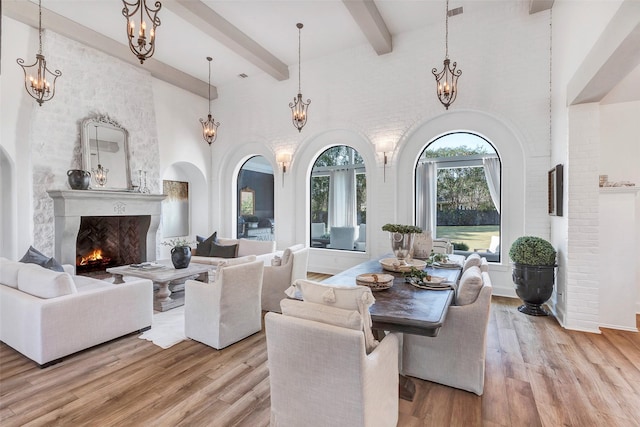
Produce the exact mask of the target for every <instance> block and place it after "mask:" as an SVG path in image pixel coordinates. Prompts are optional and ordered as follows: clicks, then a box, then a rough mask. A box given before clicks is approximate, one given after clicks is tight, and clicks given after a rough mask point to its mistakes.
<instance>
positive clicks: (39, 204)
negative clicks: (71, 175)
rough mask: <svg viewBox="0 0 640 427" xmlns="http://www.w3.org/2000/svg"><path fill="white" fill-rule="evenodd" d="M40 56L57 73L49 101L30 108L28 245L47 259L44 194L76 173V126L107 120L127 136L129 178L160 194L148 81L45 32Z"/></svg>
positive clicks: (50, 220)
mask: <svg viewBox="0 0 640 427" xmlns="http://www.w3.org/2000/svg"><path fill="white" fill-rule="evenodd" d="M43 41H44V53H45V55H46V58H47V63H48V65H49V67H50V68H54V69H59V70H60V71H62V77H60V78H58V80H57V84H56V94H55V97H54V98H53V99H52V100H51V101H49V102H46V103H45V104H44V105H43V106H42V107H40V106H38V104H37V103H36V102H35V101H34V102H33V106H32V107H31V108H32V109H33V111H32V112H31V113H32V114H31V117H32V120H31V122H30V123H31V129H30V132H29V141H27V142H26V143H28V144H29V145H30V147H31V150H30V152H31V166H32V169H33V216H34V218H33V221H34V228H33V234H34V239H33V241H34V245H35V246H36V247H37V248H38V249H40V250H42V251H43V252H44V253H47V254H53V246H54V237H55V231H54V216H53V200H52V199H51V198H50V197H49V196H48V194H47V190H51V189H68V188H69V186H68V183H67V174H66V172H67V170H68V169H77V168H81V165H82V157H81V148H80V147H81V144H80V135H81V129H80V127H81V122H82V120H83V119H84V118H86V117H89V116H95V115H107V116H109V117H110V118H111V119H113V120H114V121H116V122H118V123H119V124H120V125H121V126H122V127H124V128H125V129H127V130H128V131H129V156H130V166H131V171H132V174H131V178H132V180H133V182H134V183H137V170H138V169H143V170H146V171H148V173H147V185H148V187H149V188H150V189H151V192H152V193H159V192H160V191H161V187H160V185H161V183H160V176H159V150H158V138H157V127H156V119H155V113H154V105H153V91H152V78H151V76H150V74H149V73H148V72H146V71H145V70H144V69H143V68H142V67H134V66H132V65H129V64H126V63H124V62H122V61H120V60H118V59H115V58H113V57H111V56H108V55H106V54H103V53H102V52H99V51H97V50H95V49H92V48H90V47H87V46H85V45H82V44H80V43H77V42H75V41H72V40H69V39H67V38H65V37H63V36H60V35H58V34H56V33H53V32H50V31H45V33H44V40H43Z"/></svg>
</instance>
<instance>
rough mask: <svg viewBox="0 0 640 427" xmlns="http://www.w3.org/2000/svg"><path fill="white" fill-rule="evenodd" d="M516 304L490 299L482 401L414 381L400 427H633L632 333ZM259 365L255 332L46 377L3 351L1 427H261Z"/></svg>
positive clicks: (131, 345) (92, 361) (265, 410)
mask: <svg viewBox="0 0 640 427" xmlns="http://www.w3.org/2000/svg"><path fill="white" fill-rule="evenodd" d="M517 304H518V301H517V300H512V299H507V298H499V297H494V299H493V302H492V310H491V320H490V325H489V331H488V346H487V347H488V348H487V363H486V367H487V370H486V384H485V392H484V395H483V396H482V397H479V396H476V395H474V394H471V393H467V392H464V391H460V390H456V389H452V388H449V387H445V386H442V385H438V384H434V383H429V382H426V381H421V380H416V383H417V387H416V388H417V390H416V397H415V399H414V401H413V402H407V401H403V400H401V401H400V414H399V419H400V421H399V424H398V425H400V426H424V425H429V426H492V427H493V426H607V427H609V426H625V427H627V426H638V425H640V408H639V407H640V334H637V333H631V332H621V331H615V330H603V333H602V334H599V335H598V334H589V333H581V332H573V331H567V330H564V329H562V328H561V327H560V326H559V325H558V323H557V322H556V321H555V320H554V319H553V318H540V317H530V316H526V315H523V314H520V313H519V312H518V311H517V310H516V306H517ZM266 361H267V355H266V343H265V337H264V333H262V332H261V333H258V334H255V335H253V336H251V337H249V338H247V339H245V340H243V341H241V342H239V343H237V344H234V345H232V346H230V347H229V348H227V349H224V350H222V351H217V350H214V349H212V348H209V347H207V346H205V345H203V344H200V343H198V342H195V341H183V342H181V343H179V344H177V345H175V346H173V347H171V348H170V349H167V350H162V349H161V348H160V347H157V346H155V345H153V344H152V343H150V342H148V341H145V340H140V339H138V338H137V335H130V336H127V337H124V338H120V339H117V340H114V341H112V342H109V343H106V344H103V345H100V346H98V347H95V348H92V349H89V350H87V351H84V352H81V353H79V354H76V355H74V356H72V357H69V358H67V359H65V360H64V361H62V362H61V363H59V364H57V365H54V366H51V367H49V368H46V369H39V368H38V367H37V366H36V365H35V363H33V362H32V361H30V360H29V359H27V358H25V357H24V356H22V355H20V354H19V353H17V352H15V351H14V350H13V349H11V348H9V347H8V346H6V345H5V344H0V425H2V426H3V427H8V426H18V425H63V426H80V425H94V426H111V425H117V426H125V425H136V426H137V425H144V426H173V425H185V426H201V425H206V426H235V425H238V426H251V427H254V426H267V425H268V424H269V373H268V369H267V365H266ZM426 363H428V362H426ZM309 392H310V393H312V392H313V387H312V386H311V385H310V389H309ZM292 404H295V402H292Z"/></svg>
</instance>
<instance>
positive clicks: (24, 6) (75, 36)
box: [2, 1, 218, 99]
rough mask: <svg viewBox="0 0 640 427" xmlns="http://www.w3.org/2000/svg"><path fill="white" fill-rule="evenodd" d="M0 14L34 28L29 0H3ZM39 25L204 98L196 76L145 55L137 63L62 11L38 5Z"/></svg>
mask: <svg viewBox="0 0 640 427" xmlns="http://www.w3.org/2000/svg"><path fill="white" fill-rule="evenodd" d="M2 14H3V15H5V16H7V17H9V18H11V19H15V20H16V21H19V22H22V23H23V24H25V25H29V26H31V27H33V28H36V29H37V28H38V5H37V4H35V3H33V2H30V1H6V2H5V1H3V2H2ZM42 21H43V22H44V25H43V28H44V29H47V30H50V31H53V32H55V33H58V34H60V35H63V36H65V37H67V38H69V39H71V40H74V41H77V42H78V43H82V44H84V45H86V46H89V47H92V48H94V49H97V50H99V51H101V52H104V53H106V54H107V55H110V56H113V57H115V58H118V59H120V60H121V61H124V62H126V63H128V64H131V65H133V66H137V67H140V68H143V69H145V70H147V71H149V73H151V75H152V76H153V77H155V78H157V79H159V80H162V81H165V82H167V83H169V84H172V85H174V86H177V87H179V88H182V89H184V90H186V91H188V92H191V93H193V94H196V95H198V96H201V97H203V98H208V96H209V91H208V84H207V82H203V81H202V80H200V79H197V78H195V77H193V76H191V75H189V74H187V73H185V72H182V71H180V70H178V69H176V68H173V67H171V66H169V65H167V64H165V63H164V62H160V61H158V60H157V59H154V58H149V59H147V60H145V62H144V65H141V64H140V61H139V60H138V58H136V57H135V56H134V55H133V54H132V53H131V51H130V50H129V47H128V46H127V45H125V44H123V43H120V42H117V41H115V40H113V39H112V38H109V37H107V36H104V35H102V34H100V33H98V32H96V31H93V30H92V29H90V28H87V27H85V26H84V25H81V24H78V23H77V22H75V21H72V20H70V19H68V18H65V17H64V16H62V15H59V14H57V13H55V12H52V11H50V10H48V9H46V8H44V7H43V8H42ZM217 97H218V89H217V88H216V87H215V86H213V85H212V86H211V98H212V99H216V98H217Z"/></svg>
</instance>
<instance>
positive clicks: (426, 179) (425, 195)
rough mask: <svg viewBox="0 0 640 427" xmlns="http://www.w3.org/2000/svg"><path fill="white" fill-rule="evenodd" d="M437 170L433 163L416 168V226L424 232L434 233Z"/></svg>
mask: <svg viewBox="0 0 640 427" xmlns="http://www.w3.org/2000/svg"><path fill="white" fill-rule="evenodd" d="M437 180H438V168H437V167H436V164H435V163H434V162H424V163H420V164H418V167H417V168H416V225H417V226H418V227H420V228H422V230H424V231H431V235H432V236H433V235H435V231H436V200H437V197H438V195H437V194H436V192H437V188H438V186H437Z"/></svg>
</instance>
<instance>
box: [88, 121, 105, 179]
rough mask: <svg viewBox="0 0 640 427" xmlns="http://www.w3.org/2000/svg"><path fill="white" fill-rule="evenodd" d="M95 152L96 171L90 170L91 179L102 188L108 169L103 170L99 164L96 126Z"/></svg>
mask: <svg viewBox="0 0 640 427" xmlns="http://www.w3.org/2000/svg"><path fill="white" fill-rule="evenodd" d="M96 152H97V153H98V167H97V168H96V169H91V172H92V173H93V179H94V180H95V181H96V184H97V185H98V186H99V187H104V186H105V184H106V183H107V174H108V173H109V169H105V168H103V167H102V164H101V163H100V141H99V140H98V126H96Z"/></svg>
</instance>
